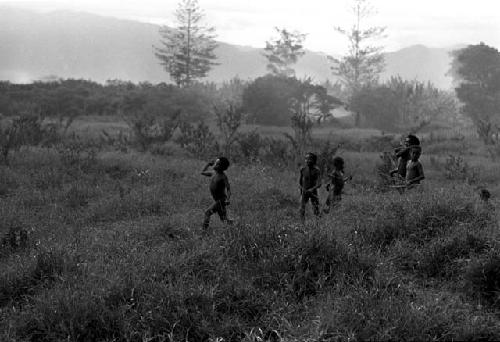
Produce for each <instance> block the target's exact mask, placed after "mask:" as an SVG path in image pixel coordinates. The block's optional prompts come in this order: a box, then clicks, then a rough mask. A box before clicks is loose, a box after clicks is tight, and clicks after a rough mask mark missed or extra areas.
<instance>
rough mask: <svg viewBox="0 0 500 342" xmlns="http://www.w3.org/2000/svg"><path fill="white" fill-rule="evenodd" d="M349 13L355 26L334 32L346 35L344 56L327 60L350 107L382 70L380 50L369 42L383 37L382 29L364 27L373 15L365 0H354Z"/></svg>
mask: <svg viewBox="0 0 500 342" xmlns="http://www.w3.org/2000/svg"><path fill="white" fill-rule="evenodd" d="M352 12H353V14H354V24H353V26H352V27H351V28H350V29H343V28H341V27H336V28H335V31H337V32H338V33H340V34H342V35H343V36H345V37H346V38H347V40H348V42H349V50H348V52H347V54H346V55H345V56H343V57H341V58H334V57H331V56H330V57H329V60H330V61H331V62H332V67H331V69H332V72H333V74H334V75H335V76H337V77H339V79H340V81H341V83H342V85H343V86H344V93H345V99H344V100H346V101H347V103H349V104H351V100H352V98H353V97H355V94H356V92H358V91H360V90H361V88H362V87H363V86H366V85H369V84H372V83H375V82H377V81H378V78H379V75H380V73H381V72H382V71H383V70H384V67H385V61H384V55H383V54H382V47H380V46H374V45H371V44H370V42H371V41H372V40H376V39H380V38H382V37H383V35H384V31H385V27H380V26H374V27H368V28H363V25H362V24H363V21H364V20H365V19H366V18H368V17H370V16H371V15H372V14H373V9H372V7H371V6H370V3H369V2H368V0H353V7H352ZM355 119H356V126H359V124H360V116H359V115H358V114H356V117H355Z"/></svg>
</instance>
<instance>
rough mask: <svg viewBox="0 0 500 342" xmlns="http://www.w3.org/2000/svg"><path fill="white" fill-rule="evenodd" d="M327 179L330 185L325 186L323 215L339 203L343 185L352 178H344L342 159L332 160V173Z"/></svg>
mask: <svg viewBox="0 0 500 342" xmlns="http://www.w3.org/2000/svg"><path fill="white" fill-rule="evenodd" d="M328 177H329V178H330V183H329V184H327V186H326V190H327V191H328V197H327V198H326V202H325V208H324V209H323V212H324V213H328V212H330V209H331V208H334V207H335V206H337V205H338V204H339V203H340V201H341V200H342V189H344V184H345V182H347V181H348V180H351V179H352V176H349V177H344V158H342V157H335V158H333V172H332V173H330V174H329V175H328Z"/></svg>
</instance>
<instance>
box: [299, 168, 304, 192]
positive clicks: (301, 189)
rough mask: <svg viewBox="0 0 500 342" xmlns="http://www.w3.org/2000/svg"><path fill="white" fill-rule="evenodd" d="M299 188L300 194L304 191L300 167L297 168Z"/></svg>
mask: <svg viewBox="0 0 500 342" xmlns="http://www.w3.org/2000/svg"><path fill="white" fill-rule="evenodd" d="M299 189H300V193H301V194H302V193H303V192H304V188H303V187H302V169H300V170H299Z"/></svg>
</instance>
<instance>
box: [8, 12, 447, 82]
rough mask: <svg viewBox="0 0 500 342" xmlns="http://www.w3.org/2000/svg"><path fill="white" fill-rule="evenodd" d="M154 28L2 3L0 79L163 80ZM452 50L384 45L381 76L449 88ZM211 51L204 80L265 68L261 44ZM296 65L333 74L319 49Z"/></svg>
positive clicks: (307, 72)
mask: <svg viewBox="0 0 500 342" xmlns="http://www.w3.org/2000/svg"><path fill="white" fill-rule="evenodd" d="M158 29H159V26H158V25H153V24H147V23H141V22H136V21H131V20H122V19H116V18H111V17H102V16H97V15H93V14H87V13H80V12H78V13H77V12H69V11H58V12H51V13H46V14H42V13H38V12H31V11H27V10H20V9H14V8H9V7H0V49H1V53H0V80H9V81H11V82H16V83H17V82H19V83H21V82H30V81H33V80H37V79H42V78H45V77H48V76H57V77H61V78H84V79H90V80H94V81H97V82H104V81H106V80H109V79H121V80H130V81H133V82H141V81H149V82H152V83H157V82H169V77H168V75H167V73H166V72H165V71H164V70H163V68H162V67H161V65H160V64H159V62H158V59H157V58H156V57H155V56H154V54H153V45H158V42H159V34H158ZM270 34H272V32H270ZM264 43H265V42H262V45H264ZM450 51H451V49H449V48H428V47H425V46H422V45H414V46H410V47H407V48H404V49H401V50H398V51H395V52H388V53H386V70H385V72H384V74H383V75H382V78H383V79H384V78H388V77H390V76H392V75H400V76H401V77H403V78H405V79H418V80H420V81H431V82H432V83H434V84H435V85H436V86H438V87H440V88H444V89H446V88H449V87H450V86H451V78H449V77H448V76H446V72H447V71H448V69H449V63H450V56H449V52H450ZM216 54H217V56H218V63H220V64H219V65H218V66H216V67H214V68H213V70H212V71H211V72H210V75H209V77H208V78H207V80H209V81H214V82H221V81H224V80H229V79H231V78H233V77H234V76H239V77H240V78H242V79H249V78H250V79H251V78H255V77H259V76H262V75H264V74H265V73H266V59H265V58H264V57H263V56H262V49H257V48H253V47H246V46H238V45H231V44H227V43H224V42H219V47H218V48H217V50H216ZM295 69H296V70H297V76H299V77H304V76H310V77H312V78H313V79H314V80H317V81H324V80H325V79H327V78H328V79H330V80H333V76H332V75H331V72H330V69H329V65H328V62H327V59H326V55H325V54H323V53H319V52H311V51H308V52H307V53H306V55H305V56H304V57H302V58H301V59H300V61H299V62H298V63H297V65H296V66H295Z"/></svg>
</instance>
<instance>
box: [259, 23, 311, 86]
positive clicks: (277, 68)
mask: <svg viewBox="0 0 500 342" xmlns="http://www.w3.org/2000/svg"><path fill="white" fill-rule="evenodd" d="M275 30H276V32H277V33H278V35H279V37H278V38H274V39H272V40H271V41H267V42H266V47H265V48H264V56H265V57H266V58H267V61H268V63H267V69H268V70H269V72H270V73H271V74H272V75H276V76H285V77H293V76H295V70H294V69H293V68H291V67H290V66H291V65H292V64H295V63H297V60H298V59H299V57H301V56H303V55H304V53H305V51H304V46H303V45H302V43H303V42H304V39H305V38H306V35H305V34H302V33H299V32H289V31H287V30H286V29H279V28H277V27H275Z"/></svg>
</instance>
